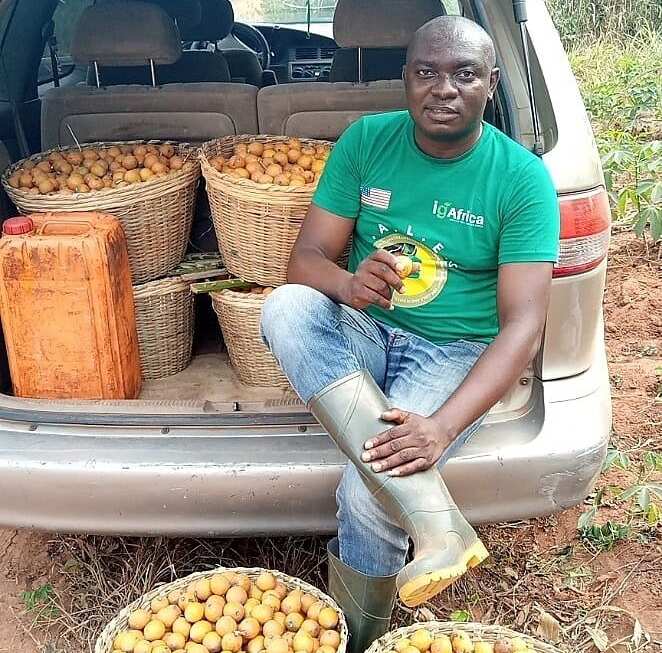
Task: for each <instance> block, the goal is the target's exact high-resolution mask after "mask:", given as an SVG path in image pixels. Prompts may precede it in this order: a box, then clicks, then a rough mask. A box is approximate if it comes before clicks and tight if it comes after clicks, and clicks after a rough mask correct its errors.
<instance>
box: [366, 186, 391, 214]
mask: <svg viewBox="0 0 662 653" xmlns="http://www.w3.org/2000/svg"><path fill="white" fill-rule="evenodd" d="M361 204H365V205H366V206H372V207H374V208H376V209H384V210H386V209H388V207H389V205H390V204H391V191H390V190H384V189H383V188H370V187H369V186H361Z"/></svg>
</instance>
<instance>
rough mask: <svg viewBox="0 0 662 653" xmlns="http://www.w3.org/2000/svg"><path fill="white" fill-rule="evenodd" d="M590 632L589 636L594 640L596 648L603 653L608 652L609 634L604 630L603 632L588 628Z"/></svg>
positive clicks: (598, 629)
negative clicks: (603, 652)
mask: <svg viewBox="0 0 662 653" xmlns="http://www.w3.org/2000/svg"><path fill="white" fill-rule="evenodd" d="M586 630H587V631H588V634H589V635H590V636H591V639H592V640H593V643H594V644H595V648H597V649H598V651H600V652H601V653H602V651H606V650H607V647H608V646H609V637H608V636H607V633H606V632H605V631H604V630H601V629H600V628H588V627H587V628H586Z"/></svg>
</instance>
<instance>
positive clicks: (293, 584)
mask: <svg viewBox="0 0 662 653" xmlns="http://www.w3.org/2000/svg"><path fill="white" fill-rule="evenodd" d="M224 571H232V572H235V573H241V574H246V575H247V576H248V577H249V578H250V579H251V580H255V579H256V578H257V577H258V576H259V575H260V574H261V573H263V572H265V571H270V572H271V573H272V574H273V575H274V576H275V577H276V579H277V580H280V581H282V582H283V583H285V585H286V586H287V588H288V589H300V590H302V591H303V592H306V593H307V594H312V595H313V596H314V597H316V598H317V599H319V600H321V601H324V602H325V603H327V604H328V605H330V606H331V607H332V608H333V609H334V610H336V611H337V612H338V616H339V622H338V630H339V632H340V644H339V645H338V650H337V653H345V649H346V647H347V638H348V632H347V622H346V621H345V615H344V614H343V612H342V610H340V608H339V607H338V605H337V604H336V602H335V601H334V600H333V599H332V598H331V597H330V596H327V595H326V594H324V593H323V592H321V591H320V590H318V589H317V588H316V587H314V586H313V585H310V584H309V583H306V582H304V581H302V580H300V579H298V578H294V577H293V576H288V575H286V574H283V573H281V572H279V571H274V570H267V569H260V568H258V567H237V568H233V569H227V568H225V567H219V568H218V569H213V570H210V571H203V572H198V573H195V574H191V575H190V576H186V577H184V578H179V579H178V580H176V581H174V582H172V583H168V584H165V585H161V586H159V587H157V588H156V589H154V590H152V591H151V592H149V593H148V594H145V595H144V596H142V597H141V598H139V599H138V600H136V601H134V602H133V603H131V605H128V606H127V607H126V608H124V609H123V610H122V611H121V612H120V613H119V614H118V615H117V616H116V617H115V618H114V619H113V620H112V621H111V622H110V623H109V624H108V625H107V626H106V627H105V628H104V629H103V632H102V633H101V635H99V638H98V639H97V641H96V644H95V646H94V653H112V651H113V640H114V639H115V637H116V635H117V634H118V633H119V632H120V631H122V630H125V629H127V628H128V620H129V615H130V614H131V612H133V611H134V610H137V609H139V608H148V607H149V604H150V602H151V601H152V599H154V598H157V597H160V596H165V595H166V594H168V593H169V592H172V591H176V590H184V589H186V587H187V586H188V585H189V584H190V583H191V582H193V581H197V580H201V579H203V578H210V577H211V576H213V575H214V574H220V573H223V572H224Z"/></svg>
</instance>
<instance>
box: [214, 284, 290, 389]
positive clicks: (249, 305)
mask: <svg viewBox="0 0 662 653" xmlns="http://www.w3.org/2000/svg"><path fill="white" fill-rule="evenodd" d="M210 294H211V300H212V304H213V306H214V311H215V312H216V315H217V316H218V323H219V325H220V327H221V330H222V331H223V338H224V339H225V344H226V345H227V348H228V353H229V354H230V361H231V363H232V366H233V367H234V369H235V371H236V372H237V374H238V375H239V378H240V379H241V381H242V382H243V383H245V384H246V385H260V386H276V387H280V388H289V387H290V384H289V382H288V380H287V378H286V377H285V375H284V374H283V372H282V371H281V369H280V367H279V366H278V363H277V362H276V359H275V358H274V357H273V356H272V354H271V352H270V351H269V350H268V349H267V348H266V347H265V346H264V343H263V342H262V338H261V337H260V316H261V314H262V306H263V305H264V301H265V297H264V296H263V295H257V294H253V293H242V292H237V291H234V290H221V291H220V292H214V293H210Z"/></svg>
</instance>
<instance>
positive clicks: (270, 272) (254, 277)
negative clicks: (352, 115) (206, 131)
mask: <svg viewBox="0 0 662 653" xmlns="http://www.w3.org/2000/svg"><path fill="white" fill-rule="evenodd" d="M287 140H288V137H287V136H226V137H225V138H221V139H218V140H215V141H209V142H208V143H205V144H204V145H203V146H202V148H201V151H200V161H201V165H202V174H203V175H204V177H205V180H206V182H207V195H208V196H209V205H210V207H211V214H212V219H213V221H214V228H215V230H216V237H217V239H218V243H219V248H220V250H221V254H222V255H223V261H224V262H225V265H226V267H227V269H228V270H229V271H230V272H231V273H232V274H234V275H235V276H237V277H240V278H241V279H244V280H245V281H251V282H254V283H259V284H260V285H262V286H280V285H283V284H284V283H285V282H286V272H287V263H288V261H289V258H290V253H291V251H292V247H293V245H294V241H295V240H296V238H297V236H298V234H299V230H300V228H301V224H302V223H303V219H304V217H305V216H306V212H307V211H308V207H309V206H310V201H311V199H312V197H313V193H314V192H315V189H316V187H317V185H316V184H315V183H312V184H306V185H305V186H300V187H290V186H278V185H276V184H258V183H256V182H254V181H251V180H249V179H241V178H237V177H233V176H231V175H228V174H224V173H220V172H218V170H216V169H215V168H213V167H212V166H211V165H210V163H209V160H210V159H211V158H213V157H215V156H219V155H221V156H224V157H229V156H231V154H232V152H233V149H234V147H235V145H238V144H239V143H250V142H254V141H259V142H260V143H265V144H266V143H268V144H272V145H277V144H279V143H284V142H287ZM299 140H300V141H301V142H302V144H304V145H312V146H317V145H331V143H328V142H327V141H319V140H313V139H305V138H302V139H299Z"/></svg>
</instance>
